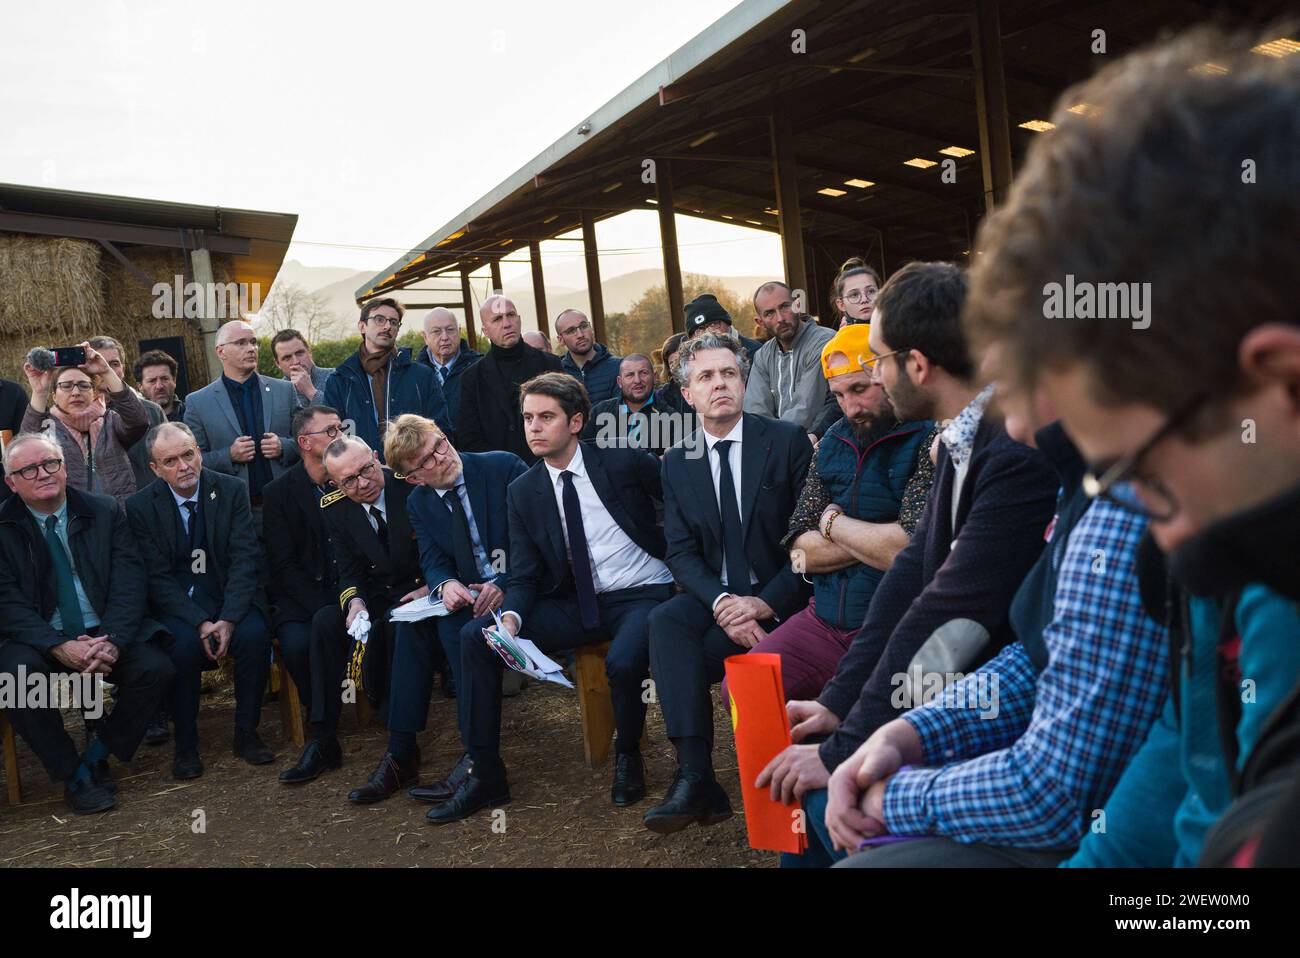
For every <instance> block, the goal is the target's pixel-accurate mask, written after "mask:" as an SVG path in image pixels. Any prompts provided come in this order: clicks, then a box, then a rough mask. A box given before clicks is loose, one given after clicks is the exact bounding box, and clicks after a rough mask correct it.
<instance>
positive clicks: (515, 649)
mask: <svg viewBox="0 0 1300 958" xmlns="http://www.w3.org/2000/svg"><path fill="white" fill-rule="evenodd" d="M492 619H493V622H494V623H495V624H494V625H493V627H491V628H485V629H483V638H484V640H485V641H486V642H487V644H488V647H489V648H491V649H492V650H493V651H494V652H496V654H497V655H499V656H501V661H503V662H504V663H505V664H506V666H507V667H508V668H512V669H514V670H515V671H516V672H522V673H523V674H524V675H529V676H532V677H533V678H535V679H537V680H538V681H541V682H554V683H555V684H556V685H561V686H563V687H564V688H566V689H571V688H573V683H572V682H570V681H569V680H568V679H567V678H566V677H565V675H564V673H563V672H562V671H561V670H560V666H559V664H558V663H556V662H555V660H554V659H552V658H550V657H549V656H547V655H546V654H545V653H544V652H542V650H541V649H539V648H538V647H537V646H536V645H534V644H533V643H532V642H530V641H528V639H525V638H523V637H522V636H518V635H516V636H512V635H511V634H510V633H509V632H508V631H507V630H506V627H505V626H504V625H503V624H502V622H501V613H500V612H498V611H497V610H496V609H493V610H492Z"/></svg>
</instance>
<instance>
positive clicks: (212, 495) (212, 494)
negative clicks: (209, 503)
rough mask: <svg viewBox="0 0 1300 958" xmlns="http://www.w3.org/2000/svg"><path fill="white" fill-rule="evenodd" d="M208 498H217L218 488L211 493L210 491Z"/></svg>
mask: <svg viewBox="0 0 1300 958" xmlns="http://www.w3.org/2000/svg"><path fill="white" fill-rule="evenodd" d="M208 498H209V499H216V498H217V490H215V489H213V490H212V491H211V492H210V493H208Z"/></svg>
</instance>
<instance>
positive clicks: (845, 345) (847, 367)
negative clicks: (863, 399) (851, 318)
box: [822, 323, 872, 379]
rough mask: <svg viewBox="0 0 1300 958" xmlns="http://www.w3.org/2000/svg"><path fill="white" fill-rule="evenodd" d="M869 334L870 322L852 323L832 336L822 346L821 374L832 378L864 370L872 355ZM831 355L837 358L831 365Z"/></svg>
mask: <svg viewBox="0 0 1300 958" xmlns="http://www.w3.org/2000/svg"><path fill="white" fill-rule="evenodd" d="M870 335H871V324H870V323H853V324H851V325H849V326H845V327H844V328H843V329H841V330H840V331H839V332H838V333H836V334H835V335H834V336H832V337H831V339H830V341H829V342H828V343H827V344H826V345H825V346H824V347H822V375H823V376H825V377H826V378H827V379H834V378H835V377H836V376H843V375H845V374H846V373H856V372H862V371H865V370H866V368H867V367H866V364H867V362H869V361H870V359H871V355H872V354H871V346H870V345H869V344H868V342H867V337H868V336H870ZM832 357H836V359H837V361H836V363H835V365H833V366H832V365H831V358H832Z"/></svg>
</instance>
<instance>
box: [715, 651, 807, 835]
mask: <svg viewBox="0 0 1300 958" xmlns="http://www.w3.org/2000/svg"><path fill="white" fill-rule="evenodd" d="M723 667H724V668H725V669H726V670H727V687H728V691H730V693H731V728H732V731H733V732H734V733H735V736H736V758H737V759H738V761H739V765H740V791H741V794H742V795H743V796H744V799H745V826H746V828H747V829H748V830H749V844H750V847H751V848H762V849H767V850H769V851H774V852H792V853H793V854H796V855H801V854H803V851H804V849H805V848H806V847H807V844H808V836H807V835H806V834H805V829H804V827H803V813H802V811H801V810H800V808H799V806H798V805H790V806H787V805H782V804H781V803H780V802H777V801H773V800H772V796H771V793H770V792H769V791H768V790H767V789H765V788H755V787H754V780H755V779H757V778H758V773H759V772H761V771H763V768H764V766H766V765H767V763H768V762H770V761H771V760H772V759H773V758H774V757H775V756H776V755H777V754H778V753H779V752H780V751H781V750H782V749H784V748H785V747H786V746H787V745H789V744H790V721H789V719H787V718H786V714H785V689H784V688H783V687H782V686H781V656H779V655H775V654H773V653H771V652H751V653H749V654H748V655H733V656H730V657H729V658H727V659H726V660H725V661H724V662H723Z"/></svg>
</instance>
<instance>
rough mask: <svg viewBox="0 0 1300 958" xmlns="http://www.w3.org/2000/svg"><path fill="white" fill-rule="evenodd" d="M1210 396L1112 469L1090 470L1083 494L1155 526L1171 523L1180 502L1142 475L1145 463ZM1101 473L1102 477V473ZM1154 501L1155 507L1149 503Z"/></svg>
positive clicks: (1195, 399) (1195, 400)
mask: <svg viewBox="0 0 1300 958" xmlns="http://www.w3.org/2000/svg"><path fill="white" fill-rule="evenodd" d="M1209 397H1210V393H1209V392H1208V391H1204V392H1198V393H1196V394H1195V395H1194V396H1192V398H1191V399H1190V400H1188V401H1187V402H1186V403H1184V404H1183V405H1182V406H1181V407H1179V408H1178V409H1177V410H1175V411H1174V413H1173V415H1172V416H1170V417H1169V419H1168V420H1167V421H1166V422H1165V424H1164V425H1163V426H1161V427H1160V428H1159V429H1157V430H1156V431H1155V432H1154V433H1152V434H1151V438H1150V439H1148V440H1147V441H1146V442H1144V443H1142V445H1140V446H1138V448H1137V449H1135V450H1133V451H1132V452H1130V453H1128V454H1126V455H1124V456H1121V457H1120V458H1119V459H1117V460H1116V461H1115V462H1114V463H1112V464H1111V465H1109V466H1107V467H1105V468H1102V467H1101V466H1100V465H1097V466H1090V467H1089V469H1088V471H1087V472H1086V473H1085V474H1084V476H1083V491H1084V493H1086V494H1087V496H1088V497H1089V498H1090V499H1096V498H1102V499H1105V500H1106V501H1107V502H1112V503H1114V504H1115V505H1117V506H1119V507H1120V508H1122V509H1127V510H1128V511H1129V512H1135V513H1137V514H1138V515H1141V516H1145V517H1146V518H1148V519H1150V520H1152V521H1153V522H1167V521H1168V520H1170V519H1172V518H1173V517H1174V516H1175V515H1176V514H1177V513H1178V509H1179V504H1178V500H1177V499H1176V498H1175V497H1174V494H1173V493H1172V492H1170V491H1169V488H1168V487H1167V486H1165V484H1164V483H1163V482H1161V481H1160V480H1159V479H1157V478H1156V477H1154V476H1143V475H1139V472H1138V470H1139V469H1140V468H1141V466H1142V460H1143V459H1145V458H1146V457H1147V455H1148V454H1149V453H1150V452H1151V450H1152V449H1154V448H1155V447H1156V446H1158V445H1159V444H1160V443H1161V442H1163V441H1164V440H1165V439H1166V438H1167V437H1169V436H1170V435H1172V434H1173V433H1174V431H1175V430H1177V429H1178V428H1179V427H1181V426H1182V425H1184V424H1185V423H1186V422H1187V421H1188V420H1189V419H1191V418H1192V416H1193V415H1194V414H1195V413H1196V412H1197V410H1199V409H1200V408H1201V406H1202V405H1203V404H1204V403H1205V401H1206V400H1207V399H1209ZM1099 472H1100V473H1101V474H1100V475H1098V473H1099ZM1139 487H1140V488H1141V489H1143V490H1145V492H1146V494H1147V495H1146V497H1143V496H1142V495H1140V494H1139V492H1138V489H1139ZM1148 499H1150V500H1154V502H1155V505H1154V506H1152V505H1150V504H1149V503H1148Z"/></svg>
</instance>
